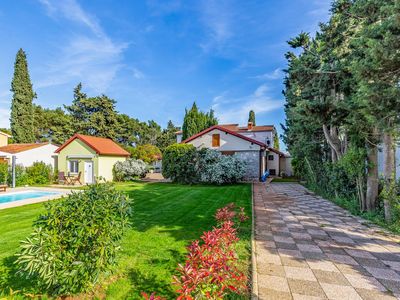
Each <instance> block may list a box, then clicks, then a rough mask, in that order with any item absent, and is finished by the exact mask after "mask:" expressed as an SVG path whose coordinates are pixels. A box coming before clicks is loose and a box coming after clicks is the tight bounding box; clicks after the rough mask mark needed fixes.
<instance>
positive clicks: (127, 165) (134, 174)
mask: <svg viewBox="0 0 400 300" xmlns="http://www.w3.org/2000/svg"><path fill="white" fill-rule="evenodd" d="M146 173H147V165H146V163H145V162H144V161H142V160H140V159H128V160H126V161H123V162H121V161H119V162H116V163H115V165H114V168H113V175H114V180H115V181H130V180H134V179H137V178H143V177H144V176H146Z"/></svg>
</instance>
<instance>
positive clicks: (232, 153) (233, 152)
mask: <svg viewBox="0 0 400 300" xmlns="http://www.w3.org/2000/svg"><path fill="white" fill-rule="evenodd" d="M221 153H222V155H228V156H231V155H235V151H221Z"/></svg>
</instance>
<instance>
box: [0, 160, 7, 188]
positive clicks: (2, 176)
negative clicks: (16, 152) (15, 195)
mask: <svg viewBox="0 0 400 300" xmlns="http://www.w3.org/2000/svg"><path fill="white" fill-rule="evenodd" d="M7 182H8V163H4V162H0V185H1V184H7Z"/></svg>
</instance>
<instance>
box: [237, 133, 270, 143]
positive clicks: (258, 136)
mask: <svg viewBox="0 0 400 300" xmlns="http://www.w3.org/2000/svg"><path fill="white" fill-rule="evenodd" d="M239 133H240V134H241V135H244V136H247V137H249V138H251V139H253V140H256V141H259V142H261V143H264V144H266V145H268V143H267V141H270V146H272V145H273V144H274V139H273V136H272V131H247V132H246V131H240V132H239Z"/></svg>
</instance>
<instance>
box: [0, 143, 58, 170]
mask: <svg viewBox="0 0 400 300" xmlns="http://www.w3.org/2000/svg"><path fill="white" fill-rule="evenodd" d="M9 137H10V136H9ZM57 148H58V146H57V145H54V144H52V143H48V142H46V143H29V144H8V142H7V143H3V146H1V147H0V162H6V163H9V164H11V162H12V157H13V156H14V157H15V158H16V164H18V165H21V166H24V167H30V166H32V165H33V163H35V162H44V163H45V164H46V165H51V166H52V167H53V169H55V168H57V154H56V153H55V151H56V150H57Z"/></svg>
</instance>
